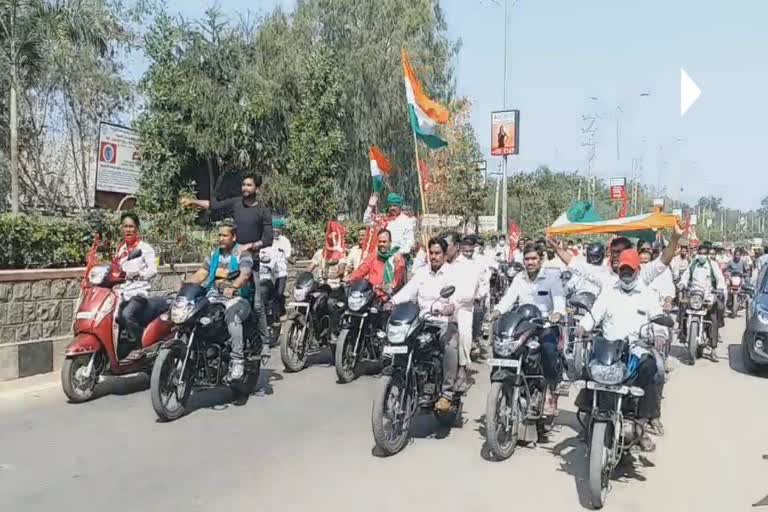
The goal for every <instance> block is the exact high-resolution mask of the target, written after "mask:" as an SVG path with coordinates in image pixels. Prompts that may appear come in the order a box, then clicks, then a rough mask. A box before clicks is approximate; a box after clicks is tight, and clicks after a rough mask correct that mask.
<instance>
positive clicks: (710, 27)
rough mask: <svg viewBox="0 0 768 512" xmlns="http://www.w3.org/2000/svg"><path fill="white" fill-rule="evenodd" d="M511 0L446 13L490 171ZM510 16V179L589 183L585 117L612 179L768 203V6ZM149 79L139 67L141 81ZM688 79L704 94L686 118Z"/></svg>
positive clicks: (621, 8)
mask: <svg viewBox="0 0 768 512" xmlns="http://www.w3.org/2000/svg"><path fill="white" fill-rule="evenodd" d="M360 1H375V0H360ZM504 1H505V0H442V1H441V4H442V6H443V9H444V11H445V13H446V18H447V22H448V26H449V34H450V36H451V37H452V38H460V39H461V40H462V43H463V46H462V50H461V52H460V54H459V57H458V59H457V61H456V71H457V85H458V93H459V94H460V95H463V96H468V97H470V98H471V99H472V101H473V104H474V109H473V117H472V122H473V125H474V126H475V129H476V132H477V135H478V138H479V140H480V143H481V146H482V147H483V151H484V152H485V153H486V154H487V155H488V156H487V158H488V164H489V165H488V167H489V168H490V169H493V168H496V167H497V166H498V163H499V161H500V159H497V158H495V157H490V155H489V151H490V113H491V111H493V110H499V109H502V108H503V107H504V105H503V83H504V80H503V75H504V73H503V55H504V51H503V49H504V17H503V13H504V10H503V7H500V6H498V5H496V3H495V2H498V3H499V4H501V5H503V4H504ZM212 3H213V2H209V1H206V0H167V5H168V8H169V10H170V11H171V12H181V13H182V14H183V15H184V16H187V17H197V16H200V15H201V14H202V13H203V11H204V10H205V8H206V7H207V6H209V5H211V4H212ZM217 4H218V5H219V6H220V7H221V8H222V9H223V10H224V11H225V12H232V13H234V12H238V11H239V12H245V11H247V10H251V11H269V10H271V9H272V8H274V6H275V5H278V4H281V5H283V6H284V7H285V8H286V9H288V10H290V9H291V8H292V6H293V4H294V1H293V0H256V1H254V0H250V1H247V0H219V1H218V2H217ZM509 4H510V5H511V6H512V5H513V4H514V6H513V7H512V8H511V9H510V17H509V36H508V41H509V43H508V59H509V60H508V62H509V64H508V68H509V73H508V76H509V86H508V94H507V98H508V99H507V107H508V108H514V109H519V110H520V111H521V114H520V117H521V130H520V155H519V156H516V157H510V160H509V169H510V172H519V171H525V170H531V169H533V168H535V167H536V166H537V165H538V164H548V165H550V166H552V167H554V168H556V169H559V170H581V171H582V172H583V170H584V169H585V168H586V151H585V148H584V147H582V142H583V140H584V136H583V135H582V128H583V127H584V121H583V120H582V116H583V115H585V114H599V115H600V116H601V120H599V121H598V133H597V138H596V140H597V149H596V153H597V157H596V159H595V162H594V165H593V168H594V173H595V174H596V175H598V176H603V177H610V176H631V169H632V160H633V159H642V167H643V173H642V180H643V181H644V182H645V183H648V184H651V185H660V186H662V187H666V189H667V192H668V193H669V194H670V195H672V196H673V197H682V199H685V200H690V199H691V198H693V197H696V196H698V195H702V194H714V195H718V196H721V197H723V198H724V200H725V203H726V204H727V205H728V206H732V207H738V208H741V209H749V208H755V207H757V206H758V205H759V202H760V199H762V198H763V197H765V196H768V172H767V171H768V169H767V167H768V166H766V160H767V159H766V156H765V154H764V151H766V146H768V145H766V140H768V137H767V136H768V129H766V127H765V121H764V120H765V119H768V97H767V96H766V93H767V92H768V30H767V29H766V27H768V1H765V0H731V1H729V2H715V1H711V2H702V1H700V0H674V1H670V0H643V1H630V0H581V1H575V0H518V1H517V2H515V0H509ZM141 67H142V65H141V64H140V63H139V64H136V65H135V69H136V71H137V72H140V71H139V70H140V69H141ZM681 67H682V68H685V69H686V71H687V72H688V73H689V74H690V76H691V77H692V78H693V80H694V81H696V83H697V84H698V85H699V87H700V88H701V90H702V96H701V98H699V100H698V102H697V103H696V104H695V105H693V107H692V108H691V109H690V110H689V112H688V113H687V114H686V115H685V117H683V118H681V117H680V68H681ZM641 93H650V96H645V97H641V96H640V94H641ZM590 97H595V98H597V100H591V99H589V98H590ZM617 107H620V108H621V113H620V115H619V120H620V122H619V128H620V136H619V147H620V156H621V159H620V160H617V158H616V157H617V155H616V140H617V138H616V115H617ZM681 187H682V188H683V192H682V194H681V192H680V189H681Z"/></svg>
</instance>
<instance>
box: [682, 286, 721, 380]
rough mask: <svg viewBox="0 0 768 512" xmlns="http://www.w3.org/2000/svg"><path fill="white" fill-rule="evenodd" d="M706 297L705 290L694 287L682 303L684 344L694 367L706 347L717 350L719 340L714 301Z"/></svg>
mask: <svg viewBox="0 0 768 512" xmlns="http://www.w3.org/2000/svg"><path fill="white" fill-rule="evenodd" d="M705 297H706V295H705V293H704V290H702V289H700V288H697V287H692V288H690V289H689V290H688V293H687V295H684V296H683V298H682V299H681V301H680V302H681V304H680V309H681V312H682V323H681V325H682V326H683V329H681V330H680V332H681V334H683V333H684V336H685V339H684V340H683V343H685V344H686V345H687V347H688V356H689V358H690V363H691V364H692V365H693V364H696V359H699V358H701V357H702V355H704V349H705V348H706V347H711V348H712V350H714V349H715V348H717V341H718V340H717V336H715V335H714V332H715V329H714V327H715V324H714V319H713V318H712V317H713V316H714V312H713V308H714V300H713V299H712V298H708V299H706V298H705Z"/></svg>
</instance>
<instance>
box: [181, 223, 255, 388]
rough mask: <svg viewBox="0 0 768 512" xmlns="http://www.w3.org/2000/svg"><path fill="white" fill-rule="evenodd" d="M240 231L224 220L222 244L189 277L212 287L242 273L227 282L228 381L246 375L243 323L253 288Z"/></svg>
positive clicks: (220, 234) (247, 313)
mask: <svg viewBox="0 0 768 512" xmlns="http://www.w3.org/2000/svg"><path fill="white" fill-rule="evenodd" d="M239 249H240V246H239V245H238V243H237V230H236V229H235V225H234V223H232V222H227V221H224V222H222V223H221V225H220V226H219V247H218V249H215V250H214V251H213V252H212V253H211V255H210V256H208V257H207V258H206V259H205V261H204V262H203V264H202V266H201V267H200V268H199V269H198V271H197V272H195V274H194V275H193V276H192V277H191V278H190V280H189V282H190V283H195V284H199V285H202V286H205V287H206V288H208V289H211V288H213V286H214V285H215V284H217V283H221V282H223V281H226V279H227V277H228V276H229V275H230V274H231V273H233V272H238V271H239V272H240V274H239V275H238V276H237V278H235V280H234V281H232V282H228V283H226V287H225V289H224V296H225V297H228V298H230V300H229V301H227V303H226V313H225V314H224V321H225V322H226V323H227V330H228V331H229V336H230V344H231V349H232V353H231V356H230V362H229V375H228V378H229V380H241V379H242V378H243V372H244V370H245V367H244V353H243V351H244V348H245V333H244V329H243V323H244V322H245V321H246V320H247V319H248V317H249V316H250V314H251V303H252V301H253V294H254V291H253V287H252V285H251V283H252V281H251V273H252V271H253V257H252V256H251V253H250V251H247V250H246V251H243V250H239Z"/></svg>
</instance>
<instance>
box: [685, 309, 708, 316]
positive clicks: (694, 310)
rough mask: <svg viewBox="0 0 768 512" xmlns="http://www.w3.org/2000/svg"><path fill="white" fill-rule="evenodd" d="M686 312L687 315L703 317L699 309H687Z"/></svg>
mask: <svg viewBox="0 0 768 512" xmlns="http://www.w3.org/2000/svg"><path fill="white" fill-rule="evenodd" d="M686 312H687V313H688V314H689V315H696V316H704V312H703V311H702V310H700V309H689V310H687V311H686Z"/></svg>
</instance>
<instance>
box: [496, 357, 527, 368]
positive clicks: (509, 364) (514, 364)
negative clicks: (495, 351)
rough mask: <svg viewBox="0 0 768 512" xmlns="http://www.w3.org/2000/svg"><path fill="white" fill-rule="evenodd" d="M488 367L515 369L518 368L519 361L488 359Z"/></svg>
mask: <svg viewBox="0 0 768 512" xmlns="http://www.w3.org/2000/svg"><path fill="white" fill-rule="evenodd" d="M488 366H502V367H504V368H517V367H518V366H520V360H519V359H489V360H488Z"/></svg>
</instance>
